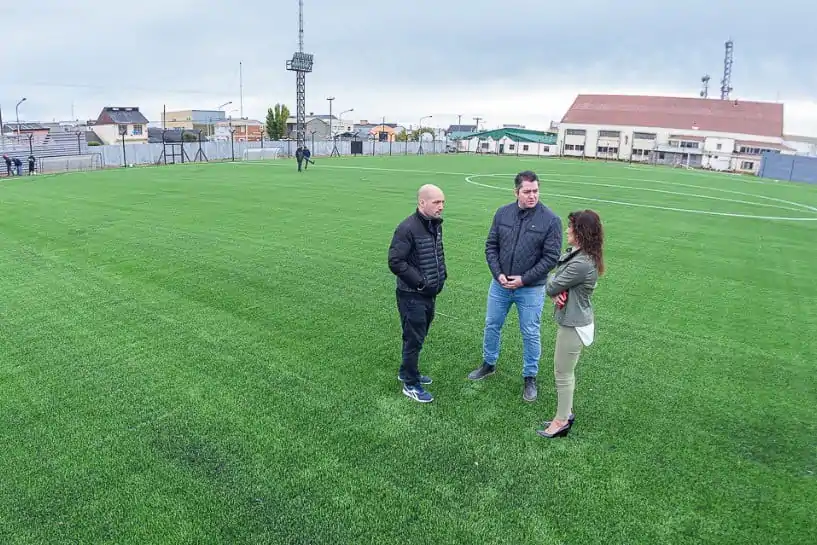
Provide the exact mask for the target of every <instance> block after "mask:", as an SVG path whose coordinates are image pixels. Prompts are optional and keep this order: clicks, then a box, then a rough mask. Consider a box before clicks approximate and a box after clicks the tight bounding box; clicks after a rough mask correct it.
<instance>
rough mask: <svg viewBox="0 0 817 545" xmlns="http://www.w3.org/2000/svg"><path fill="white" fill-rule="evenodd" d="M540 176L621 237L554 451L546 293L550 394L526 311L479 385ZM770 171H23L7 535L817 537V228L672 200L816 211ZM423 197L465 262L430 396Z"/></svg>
mask: <svg viewBox="0 0 817 545" xmlns="http://www.w3.org/2000/svg"><path fill="white" fill-rule="evenodd" d="M528 168H530V169H533V170H535V171H537V172H538V173H539V174H540V176H542V178H543V182H542V186H541V187H542V189H541V191H542V195H541V196H542V200H543V201H544V202H545V203H547V204H548V205H549V206H551V207H552V208H553V209H554V210H555V211H556V212H557V213H558V214H560V215H561V216H562V217H563V218H564V217H566V215H567V213H568V212H570V211H571V210H574V209H577V208H584V207H591V208H594V209H595V210H597V211H599V212H600V214H601V215H602V218H603V219H604V221H605V227H606V235H607V245H606V257H607V266H608V272H607V274H606V275H605V276H604V277H602V279H601V281H600V284H599V288H598V290H597V292H596V296H595V300H594V301H595V305H596V313H597V326H596V328H597V329H596V331H597V341H596V343H595V344H594V345H593V346H592V347H590V348H589V349H586V351H585V353H584V355H583V357H582V359H581V361H580V363H579V366H578V370H577V391H576V400H575V406H574V408H575V412H576V423H575V425H574V428H573V430H572V432H571V434H570V435H569V436H568V437H567V438H566V439H560V440H546V439H543V438H540V437H538V436H537V435H536V434H535V430H536V428H537V426H538V425H539V424H540V423H541V421H543V420H546V419H550V418H551V417H552V416H553V413H554V410H555V393H554V390H553V378H552V377H553V375H552V353H553V342H554V336H555V329H554V324H553V321H552V318H551V308H550V307H546V309H545V314H544V317H543V328H542V348H543V354H542V360H541V365H540V374H539V399H538V401H537V402H536V403H534V404H528V403H524V402H523V401H522V399H521V393H522V392H521V390H522V381H521V338H520V335H519V331H518V321H517V318H516V315H515V311H512V313H511V315H510V317H509V320H508V323H507V325H506V327H505V330H504V334H503V342H502V354H501V357H500V362H499V372H498V373H497V374H496V375H494V376H492V377H490V378H489V379H486V380H484V381H482V382H479V383H471V382H469V381H467V380H466V378H465V377H466V375H467V373H468V372H469V371H471V370H472V369H473V368H475V367H476V366H478V365H479V364H480V363H481V346H482V325H483V320H484V311H485V298H486V294H487V289H488V284H489V280H490V276H489V272H488V268H487V266H486V264H485V259H484V240H485V235H486V234H487V230H488V227H489V225H490V222H491V219H492V215H493V212H494V211H495V209H496V208H497V207H498V206H500V205H502V204H505V203H507V202H511V201H512V200H513V194H512V193H511V191H510V189H509V188H511V187H512V184H513V174H514V173H516V172H518V171H519V170H523V169H528ZM474 174H481V175H485V174H501V176H497V177H489V176H480V177H476V178H471V179H470V180H471V181H472V182H476V183H479V184H484V185H474V184H469V183H466V180H465V179H466V176H467V175H474ZM758 182H759V180H758V179H756V178H746V177H736V176H729V175H717V174H704V173H699V172H689V171H686V170H682V169H667V168H654V167H638V168H627V167H626V166H625V165H618V164H604V163H591V162H582V161H566V160H565V161H560V160H552V159H521V158H520V159H517V158H496V157H474V156H423V157H416V156H409V157H377V158H372V157H363V158H357V159H352V158H341V159H327V158H318V159H317V160H316V164H315V165H314V166H310V168H309V170H308V171H307V172H303V173H298V172H296V170H295V163H294V161H286V162H285V161H283V160H279V161H273V162H268V163H236V164H229V163H228V164H191V165H184V166H175V167H172V166H169V167H158V168H135V169H121V170H112V171H99V172H91V173H85V174H68V175H59V176H39V177H31V178H29V177H24V178H19V179H18V178H12V179H2V180H0V199H2V213H0V270H2V276H1V277H0V310H2V318H0V389H1V390H2V396H0V445H2V449H3V450H2V455H0V476H2V480H0V482H1V483H2V485H1V486H0V542H1V543H4V544H15V545H16V544H35V543H36V544H40V543H43V544H45V543H48V544H51V543H60V544H62V543H94V544H100V543H102V544H108V543H110V544H114V543H115V544H120V545H125V544H140V545H145V544H168V543H174V544H179V543H191V544H192V543H217V544H237V543H254V544H266V543H269V544H282V543H327V544H333V545H334V544H341V543H343V544H346V543H349V544H378V545H380V544H391V543H394V544H409V543H411V544H413V543H439V544H442V543H445V544H449V543H468V544H472V543H480V544H488V543H497V544H499V543H502V544H505V543H508V544H511V543H513V544H521V543H536V544H540V545H542V544H588V543H602V544H605V545H606V544H624V543H644V544H650V545H657V544H673V545H677V544H686V543H688V544H703V543H705V544H713V545H714V544H717V545H725V544H747V543H763V544H771V543H780V544H796V543H812V542H813V540H814V536H815V535H817V518H815V514H814V509H815V505H817V481H815V479H816V478H817V477H816V476H815V472H817V424H815V422H817V404H815V400H817V388H816V387H815V361H817V358H815V356H817V349H816V348H815V346H816V344H815V341H814V337H815V332H817V306H816V305H815V302H817V286H816V285H815V272H814V271H815V267H816V266H817V259H815V249H814V246H815V241H816V240H817V221H781V220H767V219H757V218H746V217H733V216H716V215H707V214H700V213H692V212H688V211H687V212H685V211H680V210H674V211H671V210H662V209H660V208H655V207H671V208H677V209H684V210H699V211H715V212H723V213H727V214H749V215H762V216H787V217H795V216H796V217H803V218H817V188H815V187H813V186H807V185H798V184H787V183H773V182H770V183H758ZM424 183H435V184H437V185H439V186H440V187H442V189H443V190H444V191H445V193H446V197H447V208H446V210H445V219H446V221H445V237H446V238H445V246H446V253H447V256H446V257H447V262H448V265H449V276H450V278H449V282H448V283H447V286H446V289H445V291H444V292H443V293H442V294H441V296H440V297H439V299H438V307H437V309H438V313H439V314H438V316H437V319H436V321H435V323H434V325H433V326H432V330H431V333H430V336H429V338H428V341H427V344H426V347H425V350H424V351H423V353H422V355H421V370H422V371H423V372H424V373H426V374H430V375H431V376H432V377H433V378H434V384H432V385H431V386H430V387H429V391H431V392H432V393H433V394H434V395H435V397H436V399H435V401H434V403H432V404H430V405H424V404H417V403H414V402H412V401H410V400H409V399H408V398H406V397H405V396H403V395H402V394H401V392H400V385H399V383H398V381H397V380H396V374H397V368H398V365H399V360H400V327H399V321H398V317H397V311H396V305H395V296H394V277H393V276H392V275H391V273H390V272H389V270H388V267H387V263H386V256H387V248H388V245H389V241H390V238H391V235H392V232H393V229H394V227H395V226H396V225H397V223H398V222H399V221H401V220H402V219H403V218H404V217H405V216H406V215H408V214H410V213H411V212H412V211H413V209H414V204H415V192H416V190H417V188H418V187H419V186H420V185H421V184H424ZM485 185H489V186H495V187H496V188H498V189H496V188H489V187H484V186H485ZM689 186H692V187H689ZM647 190H651V191H647ZM763 197H766V198H765V199H764V198H763ZM588 199H590V200H588ZM594 199H595V200H594ZM772 199H778V200H772ZM599 201H616V202H615V203H613V202H599ZM736 201H743V202H736ZM781 201H789V203H784V202H781ZM623 202H627V203H631V204H638V205H642V206H640V207H636V206H629V205H625V204H621V203H623ZM791 203H799V204H791ZM803 204H804V205H806V207H804V206H801V205H803ZM643 205H646V206H643ZM770 205H774V206H777V207H782V208H775V207H773V206H770ZM807 206H811V207H815V210H809V209H808V208H807ZM792 209H793V210H792Z"/></svg>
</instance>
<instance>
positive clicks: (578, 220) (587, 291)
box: [536, 210, 604, 438]
mask: <svg viewBox="0 0 817 545" xmlns="http://www.w3.org/2000/svg"><path fill="white" fill-rule="evenodd" d="M567 243H568V245H569V246H570V247H569V248H568V249H567V251H566V252H565V253H563V254H562V255H561V256H560V257H559V261H558V263H557V264H556V268H555V269H554V271H553V274H552V276H551V277H550V278H548V280H547V285H546V287H545V291H546V293H547V294H548V296H549V297H550V298H551V299H552V300H553V303H554V304H555V310H554V319H555V321H556V323H557V324H558V330H557V332H556V350H555V352H554V355H553V363H554V366H553V374H554V377H555V382H556V395H557V406H556V416H554V417H553V420H551V421H549V422H545V423H544V427H545V429H543V430H537V432H536V433H538V434H539V435H541V436H542V437H548V438H553V437H564V436H566V435H567V434H568V432H570V427H571V426H572V425H573V390H574V388H575V383H576V380H575V375H574V371H575V369H576V363H577V362H578V361H579V356H580V355H581V352H582V346H590V344H591V343H592V342H593V333H594V324H595V322H594V315H593V305H592V304H591V301H590V299H591V297H592V296H593V291H594V290H595V288H596V281H597V280H598V278H599V276H601V275H602V274H604V256H603V246H604V230H603V228H602V224H601V218H599V215H598V214H597V213H596V212H594V211H593V210H580V211H577V212H571V213H570V214H569V215H568V225H567Z"/></svg>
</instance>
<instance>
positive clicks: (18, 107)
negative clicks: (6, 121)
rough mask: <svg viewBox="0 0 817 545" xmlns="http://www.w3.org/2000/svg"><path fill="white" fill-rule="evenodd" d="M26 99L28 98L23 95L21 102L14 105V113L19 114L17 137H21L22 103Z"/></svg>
mask: <svg viewBox="0 0 817 545" xmlns="http://www.w3.org/2000/svg"><path fill="white" fill-rule="evenodd" d="M25 101H26V98H25V97H23V98H21V99H20V102H18V103H17V106H15V107H14V113H16V114H17V139H18V140H19V139H20V104H22V103H23V102H25Z"/></svg>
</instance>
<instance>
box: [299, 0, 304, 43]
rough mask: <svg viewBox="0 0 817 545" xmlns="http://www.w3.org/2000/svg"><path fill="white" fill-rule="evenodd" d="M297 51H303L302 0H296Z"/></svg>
mask: <svg viewBox="0 0 817 545" xmlns="http://www.w3.org/2000/svg"><path fill="white" fill-rule="evenodd" d="M298 52H299V53H303V52H304V0H298Z"/></svg>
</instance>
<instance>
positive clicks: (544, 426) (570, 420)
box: [542, 413, 576, 429]
mask: <svg viewBox="0 0 817 545" xmlns="http://www.w3.org/2000/svg"><path fill="white" fill-rule="evenodd" d="M574 420H576V415H575V414H573V413H570V414H569V415H568V417H567V423H568V424H570V425H571V426H572V425H573V421H574ZM551 422H553V421H552V420H545V421H544V422H542V429H548V428H549V427H550V423H551Z"/></svg>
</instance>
